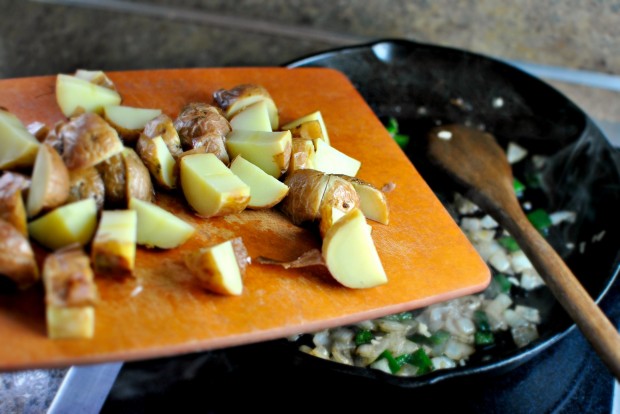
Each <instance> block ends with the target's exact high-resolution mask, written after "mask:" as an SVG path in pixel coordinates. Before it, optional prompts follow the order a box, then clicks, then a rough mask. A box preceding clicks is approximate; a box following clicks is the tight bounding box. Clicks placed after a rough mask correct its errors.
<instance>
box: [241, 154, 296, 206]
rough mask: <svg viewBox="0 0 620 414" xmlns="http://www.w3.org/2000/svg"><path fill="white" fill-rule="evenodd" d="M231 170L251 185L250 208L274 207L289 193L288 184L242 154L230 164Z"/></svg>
mask: <svg viewBox="0 0 620 414" xmlns="http://www.w3.org/2000/svg"><path fill="white" fill-rule="evenodd" d="M230 170H231V171H232V172H233V173H234V174H235V175H236V176H237V177H239V178H241V181H243V182H244V183H246V184H247V185H248V186H249V187H250V202H249V203H248V207H249V208H254V209H259V208H269V207H273V206H275V205H276V204H278V203H279V202H280V201H281V200H282V199H283V198H284V197H285V196H286V194H287V193H288V186H287V185H286V184H284V183H283V182H281V181H279V180H277V179H276V178H274V177H272V176H271V175H269V174H267V173H266V172H264V171H263V170H261V169H260V168H258V167H257V166H256V165H254V164H252V163H251V162H249V161H247V160H246V159H244V158H243V157H241V155H239V156H237V157H236V158H235V159H234V160H233V162H232V163H231V164H230Z"/></svg>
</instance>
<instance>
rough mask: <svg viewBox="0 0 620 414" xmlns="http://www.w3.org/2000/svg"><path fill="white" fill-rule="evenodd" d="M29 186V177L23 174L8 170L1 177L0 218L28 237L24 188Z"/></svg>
mask: <svg viewBox="0 0 620 414" xmlns="http://www.w3.org/2000/svg"><path fill="white" fill-rule="evenodd" d="M28 186H29V182H28V179H27V178H26V177H24V176H23V175H21V174H16V173H12V172H6V173H4V175H3V176H2V177H1V178H0V219H2V220H5V221H6V222H8V223H9V224H11V225H12V226H13V227H15V228H16V229H17V231H19V232H20V233H21V234H23V235H24V236H26V237H28V227H27V219H26V207H25V206H24V199H23V198H22V190H24V189H26V188H28Z"/></svg>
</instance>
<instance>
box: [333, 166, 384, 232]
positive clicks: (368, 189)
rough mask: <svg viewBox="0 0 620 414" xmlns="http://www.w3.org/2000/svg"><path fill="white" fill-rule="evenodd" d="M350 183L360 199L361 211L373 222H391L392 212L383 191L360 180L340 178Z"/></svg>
mask: <svg viewBox="0 0 620 414" xmlns="http://www.w3.org/2000/svg"><path fill="white" fill-rule="evenodd" d="M340 177H341V178H343V179H345V180H347V181H349V182H350V183H351V184H352V185H353V188H355V192H356V193H357V195H358V196H359V199H360V210H362V213H364V215H365V216H366V218H369V219H371V220H374V221H377V222H379V223H381V224H388V223H389V221H390V210H389V208H388V204H387V199H386V198H385V194H384V193H383V191H381V190H379V189H378V188H376V187H375V186H373V185H372V184H370V183H367V182H366V181H363V180H360V179H359V178H355V177H349V176H346V175H343V176H340Z"/></svg>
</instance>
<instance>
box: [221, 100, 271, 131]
mask: <svg viewBox="0 0 620 414" xmlns="http://www.w3.org/2000/svg"><path fill="white" fill-rule="evenodd" d="M230 126H231V127H232V129H240V130H244V131H265V132H271V121H270V120H269V110H268V108H267V103H266V102H265V101H264V100H263V101H258V102H256V103H255V104H252V105H250V106H248V107H247V108H245V109H244V110H242V111H241V112H238V113H237V114H236V115H235V116H233V117H232V118H231V120H230Z"/></svg>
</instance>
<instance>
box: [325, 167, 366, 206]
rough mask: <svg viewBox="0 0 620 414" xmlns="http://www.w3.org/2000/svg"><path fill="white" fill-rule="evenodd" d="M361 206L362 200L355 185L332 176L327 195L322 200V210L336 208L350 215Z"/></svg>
mask: <svg viewBox="0 0 620 414" xmlns="http://www.w3.org/2000/svg"><path fill="white" fill-rule="evenodd" d="M359 204H360V200H359V197H358V195H357V193H356V192H355V188H354V187H353V185H352V184H351V183H350V182H348V181H347V180H345V179H343V178H342V177H338V176H336V175H331V174H330V175H329V181H328V183H327V186H326V187H325V193H324V194H323V198H322V199H321V207H320V210H323V209H331V208H332V207H334V208H337V209H338V210H340V211H342V212H343V213H348V212H349V211H351V210H353V209H354V208H357V207H359ZM319 215H320V212H319Z"/></svg>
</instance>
